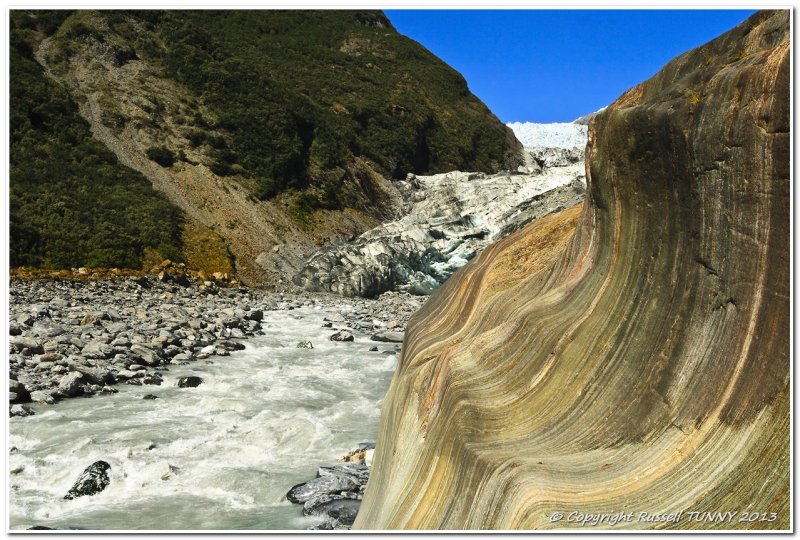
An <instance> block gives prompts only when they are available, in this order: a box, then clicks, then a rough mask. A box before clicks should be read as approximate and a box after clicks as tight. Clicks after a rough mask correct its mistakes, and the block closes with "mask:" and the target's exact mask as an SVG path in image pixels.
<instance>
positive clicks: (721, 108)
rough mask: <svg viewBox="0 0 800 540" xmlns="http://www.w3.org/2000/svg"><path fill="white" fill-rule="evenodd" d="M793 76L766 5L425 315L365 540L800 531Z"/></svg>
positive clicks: (386, 444) (405, 365) (615, 119)
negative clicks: (570, 192)
mask: <svg viewBox="0 0 800 540" xmlns="http://www.w3.org/2000/svg"><path fill="white" fill-rule="evenodd" d="M789 84H790V83H789V13H788V11H782V12H761V13H758V14H756V15H754V16H753V17H752V18H750V19H749V20H748V21H746V22H745V23H743V24H742V25H740V26H739V27H737V28H735V29H733V30H732V31H730V32H728V33H727V34H725V35H723V36H721V37H719V38H717V39H716V40H714V41H712V42H710V43H709V44H707V45H705V46H703V47H700V48H698V49H695V50H693V51H690V52H689V53H686V54H684V55H682V56H680V57H678V58H676V59H675V60H673V61H672V62H670V63H669V64H668V65H667V66H666V67H665V68H664V69H663V70H662V71H661V72H659V73H658V74H657V75H656V76H654V77H653V78H652V79H650V80H649V81H647V82H645V83H643V84H641V85H639V86H637V87H635V88H633V89H632V90H630V91H628V92H627V93H625V94H624V95H623V96H622V97H620V98H619V99H618V100H617V101H616V103H614V104H613V105H612V106H610V107H609V108H608V109H607V110H606V111H604V112H603V113H601V114H600V115H598V116H597V117H596V118H595V119H594V120H593V121H592V125H591V128H590V139H589V145H588V147H587V179H588V184H589V185H588V193H587V200H586V202H585V203H584V204H583V205H579V206H577V207H573V208H571V209H568V210H566V211H563V212H561V213H559V214H554V215H551V216H548V217H547V218H544V219H540V220H538V221H536V222H534V223H532V224H531V225H529V226H528V227H526V228H524V229H522V230H520V231H518V232H517V233H515V234H514V235H512V236H510V237H508V238H506V239H504V240H502V241H501V242H498V243H496V244H493V245H492V246H490V247H489V248H487V249H486V251H484V252H483V253H482V254H481V255H480V256H478V257H477V258H476V259H474V260H473V261H472V262H470V264H468V265H467V266H466V267H464V268H463V269H462V270H460V271H459V272H458V273H457V274H455V276H454V277H453V278H451V279H450V280H449V281H448V282H447V283H445V285H444V286H443V287H442V288H441V289H440V290H439V291H438V292H437V293H436V294H434V296H432V297H431V299H430V300H429V301H428V302H427V303H426V304H425V305H424V306H423V308H422V309H421V310H420V312H418V314H417V315H416V316H415V318H414V319H412V322H411V324H410V325H409V328H408V330H407V333H406V344H405V346H404V349H403V355H402V358H401V360H400V365H399V366H398V371H397V373H396V375H395V378H394V380H393V382H392V386H391V388H390V390H389V393H388V395H387V397H386V399H385V401H384V404H383V410H382V413H383V417H382V424H381V429H380V435H379V439H378V443H377V449H376V454H375V465H374V467H373V470H372V476H371V478H370V481H369V484H368V487H367V491H366V494H365V497H364V501H363V505H362V507H361V511H360V513H359V515H358V518H357V520H356V523H355V528H361V529H395V528H398V529H400V528H407V529H556V528H578V529H581V530H599V529H611V530H619V529H624V528H628V529H649V528H679V529H693V528H704V529H708V528H724V529H762V528H763V529H786V528H788V527H789V519H790V516H789V480H790V478H789V426H790V417H789V399H790V381H789V367H790V359H789V228H790V226H789V225H790V224H789V147H790V135H789V88H790V86H789ZM706 512H710V513H712V514H705V513H706ZM714 512H719V514H713V513H714ZM642 513H645V515H643V514H642ZM726 513H732V514H726ZM587 514H589V515H593V516H594V515H597V516H602V515H606V516H607V517H606V518H602V519H601V518H599V517H598V518H597V519H596V521H598V522H597V523H596V524H594V525H592V523H593V521H589V522H588V523H581V521H582V520H585V519H586V517H585V516H586V515H587ZM614 515H616V516H619V515H622V516H623V517H622V518H616V519H613V521H614V523H611V521H612V516H614ZM582 516H583V517H582ZM669 518H671V519H669Z"/></svg>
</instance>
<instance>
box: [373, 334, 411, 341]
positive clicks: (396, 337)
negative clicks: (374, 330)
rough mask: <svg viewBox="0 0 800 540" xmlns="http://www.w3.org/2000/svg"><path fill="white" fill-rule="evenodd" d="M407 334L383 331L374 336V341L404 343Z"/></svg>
mask: <svg viewBox="0 0 800 540" xmlns="http://www.w3.org/2000/svg"><path fill="white" fill-rule="evenodd" d="M404 336H405V334H404V333H403V332H381V333H380V334H375V335H373V336H372V338H371V339H372V341H381V342H383V343H402V342H403V337H404Z"/></svg>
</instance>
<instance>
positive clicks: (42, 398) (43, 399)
mask: <svg viewBox="0 0 800 540" xmlns="http://www.w3.org/2000/svg"><path fill="white" fill-rule="evenodd" d="M31 401H32V402H34V403H43V404H45V405H53V404H54V403H55V402H56V398H54V397H53V395H52V394H51V393H50V392H47V391H44V390H34V391H33V392H31Z"/></svg>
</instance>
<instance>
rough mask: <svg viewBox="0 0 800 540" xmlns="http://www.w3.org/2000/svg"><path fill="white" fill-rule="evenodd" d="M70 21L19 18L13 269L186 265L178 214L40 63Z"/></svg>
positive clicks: (14, 37)
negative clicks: (46, 46) (148, 258)
mask: <svg viewBox="0 0 800 540" xmlns="http://www.w3.org/2000/svg"><path fill="white" fill-rule="evenodd" d="M68 15H69V13H65V12H37V16H31V15H29V14H27V13H24V12H12V16H11V26H12V28H11V42H12V49H11V65H10V71H11V82H12V84H11V118H10V124H11V128H10V131H11V152H10V162H11V168H10V179H11V181H10V210H11V212H10V213H11V215H10V221H11V246H10V247H11V249H10V263H11V265H12V266H20V265H26V266H39V267H46V268H64V267H75V266H102V267H112V266H117V267H129V268H137V267H140V266H141V264H142V257H143V255H144V251H145V249H148V248H149V249H150V250H156V251H157V252H159V253H160V254H162V255H163V256H165V257H170V258H173V259H180V257H181V256H180V247H181V246H180V211H179V210H178V209H177V208H176V207H174V206H172V205H171V204H170V203H168V202H167V201H166V200H165V199H164V198H163V197H162V196H161V195H159V194H158V193H157V192H155V191H154V190H153V188H152V186H151V185H150V182H149V181H147V179H146V178H144V177H143V176H142V175H141V174H139V173H138V172H136V171H133V170H132V169H129V168H127V167H124V166H122V165H120V164H119V163H118V162H117V159H116V157H115V156H114V154H112V153H111V152H110V151H109V150H108V149H107V148H106V147H105V146H103V145H102V144H101V143H100V142H99V141H97V140H96V139H94V138H93V137H92V136H91V133H90V132H89V127H88V125H87V123H86V122H85V121H84V120H83V119H82V118H81V116H80V115H79V114H78V108H77V106H76V104H75V103H74V102H73V101H72V100H71V99H70V98H69V96H68V94H67V93H66V91H65V90H64V89H63V88H61V87H59V86H58V85H56V84H55V83H53V82H52V81H51V80H49V79H47V78H46V77H45V76H44V73H43V72H42V69H41V67H40V66H39V65H38V64H37V63H36V62H35V61H34V59H33V57H32V50H33V46H34V45H35V44H36V43H37V40H36V38H37V37H39V38H40V37H41V36H43V35H47V34H48V33H52V32H53V31H55V29H56V28H58V24H60V23H59V21H60V20H63V19H64V18H65V16H68Z"/></svg>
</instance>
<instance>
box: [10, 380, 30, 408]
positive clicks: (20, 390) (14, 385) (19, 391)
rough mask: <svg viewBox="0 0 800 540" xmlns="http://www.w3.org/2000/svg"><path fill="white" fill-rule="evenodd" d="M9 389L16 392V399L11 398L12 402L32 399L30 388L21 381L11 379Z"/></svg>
mask: <svg viewBox="0 0 800 540" xmlns="http://www.w3.org/2000/svg"><path fill="white" fill-rule="evenodd" d="M8 391H9V392H11V393H13V394H14V399H11V400H9V401H10V402H11V403H28V402H29V401H31V394H30V392H28V389H27V388H26V387H25V385H24V384H22V383H21V382H19V381H16V380H14V379H9V381H8Z"/></svg>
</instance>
